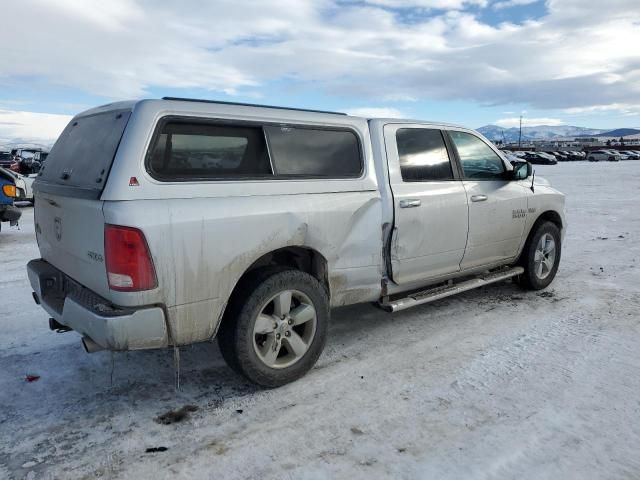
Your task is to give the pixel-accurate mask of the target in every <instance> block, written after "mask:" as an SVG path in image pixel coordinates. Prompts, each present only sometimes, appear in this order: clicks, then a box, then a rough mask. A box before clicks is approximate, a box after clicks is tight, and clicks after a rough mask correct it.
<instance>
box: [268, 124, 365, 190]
mask: <svg viewBox="0 0 640 480" xmlns="http://www.w3.org/2000/svg"><path fill="white" fill-rule="evenodd" d="M265 132H266V134H267V137H268V138H269V151H270V153H271V159H272V161H273V169H274V170H275V172H274V173H275V174H276V175H278V176H280V175H283V176H290V175H292V176H307V177H328V178H344V177H359V176H360V174H361V172H362V156H361V154H360V146H359V142H358V138H357V137H356V135H355V134H354V133H353V132H351V131H349V130H330V129H315V128H302V127H290V126H283V125H272V126H266V127H265Z"/></svg>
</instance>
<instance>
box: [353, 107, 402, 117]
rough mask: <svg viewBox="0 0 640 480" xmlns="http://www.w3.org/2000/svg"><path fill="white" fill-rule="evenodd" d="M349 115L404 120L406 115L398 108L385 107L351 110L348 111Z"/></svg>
mask: <svg viewBox="0 0 640 480" xmlns="http://www.w3.org/2000/svg"><path fill="white" fill-rule="evenodd" d="M346 113H347V114H349V115H354V116H356V117H365V118H404V117H405V115H403V114H402V112H401V111H400V110H398V109H396V108H385V107H362V108H350V109H347V110H346Z"/></svg>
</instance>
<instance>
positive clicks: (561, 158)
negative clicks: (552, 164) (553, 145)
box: [546, 152, 569, 162]
mask: <svg viewBox="0 0 640 480" xmlns="http://www.w3.org/2000/svg"><path fill="white" fill-rule="evenodd" d="M546 153H548V154H549V155H551V156H553V157H554V158H555V159H556V160H558V161H559V162H568V161H569V158H568V156H567V155H565V154H564V153H562V152H546Z"/></svg>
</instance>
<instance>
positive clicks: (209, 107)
mask: <svg viewBox="0 0 640 480" xmlns="http://www.w3.org/2000/svg"><path fill="white" fill-rule="evenodd" d="M142 103H157V104H164V106H165V107H166V105H167V104H172V103H173V104H175V106H176V107H177V108H176V109H177V110H182V109H185V110H189V109H190V107H191V108H194V107H196V108H197V109H198V110H199V111H206V112H207V113H215V112H216V111H219V110H221V109H224V110H227V109H228V108H235V107H237V108H239V109H242V110H244V111H245V112H246V111H247V110H264V111H265V112H270V113H272V114H274V113H275V114H277V112H280V113H283V112H291V113H294V114H296V116H305V117H306V116H307V115H305V114H308V117H309V120H315V121H321V120H322V118H323V117H324V118H325V119H327V120H328V121H335V120H336V118H343V119H346V118H353V119H364V120H367V121H369V120H371V121H376V122H380V123H383V124H386V123H419V124H423V125H434V126H435V125H438V126H448V127H456V128H466V127H463V126H461V125H455V124H451V123H445V122H437V121H427V120H416V119H407V118H389V117H362V116H357V115H349V114H347V113H344V112H333V111H326V110H314V109H306V108H297V107H283V106H276V105H263V104H254V103H242V102H228V101H222V100H206V99H197V98H181V97H162V98H160V99H141V100H129V101H122V102H114V103H109V104H106V105H101V106H99V107H95V108H92V109H90V110H86V111H84V112H82V113H80V114H78V115H77V116H79V117H83V116H87V115H93V114H96V113H101V112H106V111H110V110H132V109H134V108H135V107H136V106H137V105H138V104H142ZM270 116H271V115H270Z"/></svg>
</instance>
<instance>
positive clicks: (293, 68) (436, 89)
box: [0, 0, 640, 139]
mask: <svg viewBox="0 0 640 480" xmlns="http://www.w3.org/2000/svg"><path fill="white" fill-rule="evenodd" d="M0 18H2V20H3V21H2V27H1V28H0V45H1V47H0V138H5V139H6V138H17V137H19V138H30V137H33V138H55V136H56V135H57V134H58V132H59V131H60V130H61V129H62V127H63V126H64V124H65V123H66V122H67V121H68V119H69V115H72V114H74V113H77V112H79V111H82V110H84V109H86V108H89V107H91V106H95V105H98V104H102V103H107V102H109V101H112V100H116V99H129V98H137V97H161V96H164V95H173V96H188V97H201V98H209V99H221V100H227V101H241V102H253V103H267V104H275V105H285V106H296V107H307V108H321V109H328V110H340V111H347V112H351V113H355V114H362V115H375V116H379V115H380V116H403V117H412V118H421V119H434V120H442V121H449V122H454V123H460V124H463V125H467V126H470V127H474V128H475V127H480V126H482V125H485V124H489V123H493V124H498V125H502V126H514V125H515V124H517V119H518V116H519V115H520V114H521V113H523V112H524V115H525V122H526V123H528V124H531V125H533V124H547V125H559V124H570V125H580V126H587V127H594V128H614V127H640V1H639V0H607V1H606V2H602V1H600V0H546V1H543V0H538V1H536V0H279V1H277V2H274V1H258V0H244V1H236V0H181V1H174V0H171V1H169V0H109V1H105V0H2V2H1V3H0Z"/></svg>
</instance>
